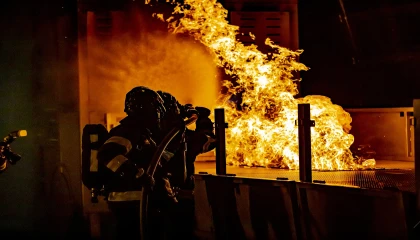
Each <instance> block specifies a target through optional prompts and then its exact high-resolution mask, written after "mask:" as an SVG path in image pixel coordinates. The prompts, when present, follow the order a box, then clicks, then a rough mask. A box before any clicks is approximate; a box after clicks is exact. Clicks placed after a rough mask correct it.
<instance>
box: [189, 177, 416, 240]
mask: <svg viewBox="0 0 420 240" xmlns="http://www.w3.org/2000/svg"><path fill="white" fill-rule="evenodd" d="M405 201H406V199H404V197H403V193H402V192H400V191H387V190H371V189H361V188H351V187H343V186H332V185H323V184H313V183H300V182H294V181H287V180H285V181H276V180H264V179H251V178H237V177H229V176H217V175H202V174H199V175H196V189H195V204H196V209H195V211H196V230H197V231H196V233H197V234H196V235H197V236H198V237H199V239H293V240H301V239H302V240H309V239H310V240H316V239H322V240H324V239H325V240H328V239H408V236H409V229H408V228H407V226H408V225H409V226H410V225H411V224H408V221H407V215H406V213H408V212H410V211H412V210H413V208H411V209H408V208H407V207H406V204H405Z"/></svg>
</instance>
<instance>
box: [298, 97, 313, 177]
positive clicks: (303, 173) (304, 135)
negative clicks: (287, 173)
mask: <svg viewBox="0 0 420 240" xmlns="http://www.w3.org/2000/svg"><path fill="white" fill-rule="evenodd" d="M297 124H298V135H299V179H300V181H301V182H312V159H311V154H312V153H311V127H312V126H314V122H313V121H312V120H311V110H310V105H309V104H298V120H297Z"/></svg>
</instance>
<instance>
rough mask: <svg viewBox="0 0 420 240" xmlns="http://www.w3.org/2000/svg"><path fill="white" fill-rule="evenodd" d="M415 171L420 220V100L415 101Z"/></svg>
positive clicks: (418, 216)
mask: <svg viewBox="0 0 420 240" xmlns="http://www.w3.org/2000/svg"><path fill="white" fill-rule="evenodd" d="M413 108H414V171H415V181H416V197H417V200H416V209H417V219H420V99H414V101H413Z"/></svg>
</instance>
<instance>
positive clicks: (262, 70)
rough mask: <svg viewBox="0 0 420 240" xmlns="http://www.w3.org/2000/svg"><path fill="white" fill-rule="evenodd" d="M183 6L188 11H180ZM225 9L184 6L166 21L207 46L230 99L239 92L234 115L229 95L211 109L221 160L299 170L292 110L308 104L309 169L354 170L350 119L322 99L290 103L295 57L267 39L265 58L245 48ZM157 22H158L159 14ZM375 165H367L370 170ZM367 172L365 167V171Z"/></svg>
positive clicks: (190, 2) (198, 1) (203, 0)
mask: <svg viewBox="0 0 420 240" xmlns="http://www.w3.org/2000/svg"><path fill="white" fill-rule="evenodd" d="M186 6H188V7H186ZM227 13H228V12H227V10H226V9H224V8H223V6H222V5H221V4H220V3H218V2H217V1H216V0H185V1H184V5H182V4H178V5H176V7H175V8H174V14H182V15H183V17H182V18H181V19H179V20H173V18H169V19H167V20H165V21H167V22H168V24H169V29H170V32H172V33H188V34H190V35H192V36H193V37H194V38H195V39H196V40H198V41H200V42H201V43H202V44H204V45H205V46H207V48H208V49H209V50H211V52H212V53H213V57H214V61H215V63H216V64H217V65H218V66H221V67H224V69H225V71H226V73H227V74H229V75H230V76H232V77H233V79H234V80H235V82H236V84H232V83H231V82H230V81H225V82H224V86H226V87H227V88H228V90H229V93H230V94H238V93H240V92H243V94H242V97H243V104H242V106H243V110H242V111H237V110H236V107H235V105H234V104H232V103H231V102H230V101H228V97H229V96H228V97H226V96H221V97H220V99H219V101H218V107H223V108H225V109H226V118H227V119H226V121H227V122H228V123H229V128H228V129H227V132H226V137H227V149H226V151H227V161H228V162H229V163H230V164H233V165H247V166H278V167H285V168H290V169H296V168H298V167H299V155H298V137H297V132H298V129H297V127H296V126H295V120H296V119H297V105H298V104H299V103H309V104H311V115H312V119H313V120H315V127H313V128H312V155H313V157H312V161H313V168H314V169H323V170H334V169H339V170H343V169H355V168H359V167H363V166H359V165H357V164H356V163H355V161H354V159H353V156H352V153H351V151H350V150H349V148H350V146H351V144H352V143H353V141H354V138H353V135H351V134H349V131H350V128H351V125H350V123H351V120H352V119H351V117H350V114H349V113H347V112H346V111H345V110H344V109H343V108H342V107H340V106H338V105H335V104H333V103H332V102H331V100H330V99H329V98H328V97H325V96H307V97H304V98H300V99H296V98H295V97H294V96H295V95H296V94H297V93H298V89H297V86H296V82H297V81H299V79H294V75H293V73H294V72H296V71H302V70H308V68H307V67H306V66H305V65H304V64H302V63H299V62H297V60H296V59H297V57H298V56H299V55H300V54H301V53H302V51H291V50H289V49H287V48H284V47H281V46H278V45H275V44H274V43H272V42H271V41H270V39H267V40H266V42H265V43H266V44H267V45H268V46H270V47H271V48H272V50H273V51H272V52H273V53H271V54H264V53H262V52H260V51H259V50H258V49H257V47H256V46H255V45H251V46H245V45H244V44H242V43H241V42H240V41H239V40H237V35H238V33H239V31H238V30H239V27H238V26H234V25H231V24H229V23H228V20H227ZM157 17H159V18H160V19H163V16H162V15H159V14H157ZM374 164H375V163H374V161H373V162H370V163H369V167H372V166H374ZM365 167H366V166H365Z"/></svg>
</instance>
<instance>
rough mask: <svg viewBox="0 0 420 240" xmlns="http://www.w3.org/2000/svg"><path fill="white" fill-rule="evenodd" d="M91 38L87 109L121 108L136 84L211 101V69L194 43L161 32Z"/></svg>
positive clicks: (214, 87) (185, 99) (214, 89)
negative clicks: (109, 37) (126, 96)
mask: <svg viewBox="0 0 420 240" xmlns="http://www.w3.org/2000/svg"><path fill="white" fill-rule="evenodd" d="M91 41H92V42H88V46H89V49H88V69H89V70H88V72H89V105H90V106H89V109H92V110H93V111H97V112H114V113H115V112H122V111H123V108H124V98H125V94H126V93H127V92H128V91H129V90H131V89H132V88H133V87H136V86H147V87H149V88H152V89H154V90H162V91H166V92H169V93H171V94H172V95H174V96H175V97H176V98H177V99H178V101H179V102H180V103H182V104H186V103H191V104H194V105H196V106H204V107H208V108H213V107H214V106H215V103H216V98H217V96H218V93H219V89H220V86H219V80H218V78H217V68H216V66H215V64H214V62H213V57H212V56H211V55H210V54H209V53H208V52H207V51H206V48H205V47H203V45H201V44H200V43H198V42H194V41H193V40H191V39H189V38H185V37H182V36H177V35H173V34H169V33H162V32H155V33H153V32H151V33H150V32H149V33H141V34H140V36H137V37H133V36H131V35H130V36H129V35H127V36H122V37H118V38H113V39H111V40H108V41H97V40H96V41H94V40H91Z"/></svg>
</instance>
